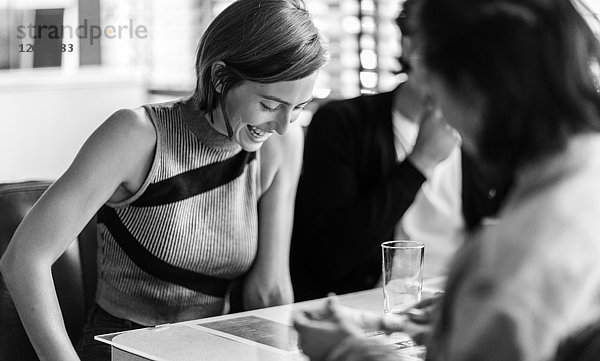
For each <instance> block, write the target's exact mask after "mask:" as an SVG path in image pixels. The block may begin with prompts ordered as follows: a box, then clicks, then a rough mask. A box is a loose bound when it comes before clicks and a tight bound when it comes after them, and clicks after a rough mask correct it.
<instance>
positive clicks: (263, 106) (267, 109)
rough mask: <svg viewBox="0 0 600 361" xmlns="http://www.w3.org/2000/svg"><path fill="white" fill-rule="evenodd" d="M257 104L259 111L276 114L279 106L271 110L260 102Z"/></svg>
mask: <svg viewBox="0 0 600 361" xmlns="http://www.w3.org/2000/svg"><path fill="white" fill-rule="evenodd" d="M259 104H260V109H262V110H264V111H267V112H276V111H277V109H278V108H279V106H276V107H275V108H271V107H268V106H266V105H264V104H263V103H261V102H259Z"/></svg>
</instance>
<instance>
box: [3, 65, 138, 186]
mask: <svg viewBox="0 0 600 361" xmlns="http://www.w3.org/2000/svg"><path fill="white" fill-rule="evenodd" d="M146 102H147V91H146V86H145V82H144V80H143V78H142V77H141V76H138V75H136V74H132V73H131V72H129V73H118V72H114V71H111V70H109V69H100V68H82V69H80V70H78V71H76V72H75V73H71V74H69V73H65V72H64V71H61V70H59V69H44V70H41V69H35V70H24V71H7V72H3V73H0V182H7V181H17V180H30V179H56V178H57V177H58V176H59V175H60V174H62V173H63V172H64V170H65V169H66V168H67V167H68V166H69V164H70V163H71V161H72V160H73V158H74V157H75V155H76V154H77V151H78V150H79V148H80V147H81V145H82V144H83V143H84V141H85V140H86V139H87V137H88V136H89V135H90V134H91V133H92V132H93V131H94V129H96V128H97V127H98V126H99V125H100V124H101V123H102V121H104V120H105V119H106V118H107V117H108V116H109V115H110V114H112V113H113V112H114V111H116V110H118V109H120V108H132V107H137V106H140V105H141V104H144V103H146Z"/></svg>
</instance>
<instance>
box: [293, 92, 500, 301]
mask: <svg viewBox="0 0 600 361" xmlns="http://www.w3.org/2000/svg"><path fill="white" fill-rule="evenodd" d="M392 99H393V93H391V92H390V93H382V94H378V95H365V96H360V97H358V98H354V99H349V100H341V101H332V102H330V103H328V104H326V105H324V106H322V107H321V108H320V109H319V110H318V111H317V112H316V114H315V115H314V117H313V119H312V121H311V124H310V126H309V128H308V132H307V135H306V141H305V149H304V163H303V172H302V175H301V176H300V181H299V184H298V191H297V196H296V208H295V219H294V231H293V237H292V244H291V252H290V271H291V276H292V283H293V286H294V295H295V299H296V300H297V301H302V300H306V299H312V298H317V297H324V296H326V295H327V293H328V292H335V293H338V294H341V293H347V292H353V291H359V290H364V289H369V288H372V287H373V286H374V285H375V283H376V282H377V280H378V279H379V275H380V274H381V249H380V244H381V242H384V241H387V240H391V239H392V237H393V234H394V229H395V227H396V224H397V223H398V221H399V220H400V219H401V218H402V216H403V215H404V212H405V211H406V210H407V209H408V207H409V206H410V205H411V204H412V202H413V200H414V198H415V196H416V194H417V192H418V191H419V189H420V188H421V185H422V184H423V182H424V181H425V177H424V176H423V175H422V174H421V173H420V172H419V171H418V170H417V169H416V168H415V167H414V166H413V165H412V163H411V162H410V161H408V160H405V161H404V162H401V163H398V162H397V156H396V150H395V148H394V141H393V131H392ZM462 175H463V186H462V189H463V191H462V201H463V216H464V219H465V223H466V226H467V228H468V229H471V228H473V227H475V226H476V225H478V224H479V221H480V220H481V218H482V217H484V216H486V215H491V214H493V213H495V212H496V211H497V209H498V207H499V204H500V201H501V199H502V198H503V197H504V194H505V193H506V190H507V188H508V184H509V182H503V183H502V184H499V183H500V182H498V179H492V178H491V177H486V176H484V175H483V174H482V172H479V171H478V169H476V167H475V165H474V163H473V162H472V161H471V160H470V158H469V157H468V156H467V155H466V154H464V152H463V154H462Z"/></svg>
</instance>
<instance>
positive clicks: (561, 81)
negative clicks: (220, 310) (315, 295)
mask: <svg viewBox="0 0 600 361" xmlns="http://www.w3.org/2000/svg"><path fill="white" fill-rule="evenodd" d="M419 1H420V3H419V7H418V9H417V13H416V14H417V15H416V17H415V19H416V29H417V30H416V31H417V34H416V35H415V36H417V38H418V39H419V48H418V49H417V53H418V58H417V60H418V64H417V65H415V71H422V72H423V73H422V76H423V77H424V79H426V82H427V84H428V94H430V95H431V96H432V98H433V99H434V101H435V102H436V104H438V105H439V106H440V108H441V110H442V112H443V114H444V117H445V119H446V120H447V121H448V123H449V124H451V125H452V126H453V127H455V128H456V129H457V130H458V131H459V133H460V134H461V136H462V141H463V147H465V148H467V149H469V150H471V151H473V152H474V154H477V155H478V158H477V159H478V161H479V162H481V163H482V164H486V165H487V166H489V167H494V168H499V169H504V170H505V171H507V172H511V173H514V175H515V183H514V185H513V188H512V189H511V191H510V192H509V194H508V196H507V200H506V202H505V203H504V204H503V206H502V208H501V211H500V214H499V216H500V221H499V223H498V224H497V225H495V226H493V227H485V228H482V229H481V230H480V232H478V233H477V234H475V235H474V236H473V238H474V239H473V241H472V242H468V243H467V244H466V245H465V247H464V248H463V249H461V251H460V252H459V253H458V254H457V256H456V258H455V260H454V262H453V264H452V267H451V271H450V275H449V279H448V283H447V285H446V293H445V295H444V297H443V300H442V302H441V305H440V307H438V308H437V310H436V312H435V316H434V318H433V322H432V324H431V325H429V327H430V329H427V327H426V328H425V330H424V329H423V327H421V328H420V331H419V332H425V337H424V340H425V343H426V345H427V359H428V360H436V361H437V360H440V361H458V360H460V361H470V360H480V361H485V360H510V361H520V360H527V361H529V360H531V361H534V360H536V361H538V360H551V359H554V358H555V356H556V354H557V350H559V352H558V353H559V354H560V357H562V358H563V359H567V360H572V359H573V358H574V356H573V355H571V356H569V355H568V354H567V355H566V356H565V354H564V353H562V352H560V351H561V350H563V347H562V346H564V345H565V344H568V343H569V340H570V339H571V338H572V337H575V338H576V337H577V335H580V334H587V333H588V332H590V331H589V330H590V329H592V330H593V329H594V327H596V326H595V325H598V323H599V320H600V296H599V294H600V263H599V262H598V259H600V241H599V240H600V238H599V237H600V222H599V220H600V187H599V184H600V133H599V131H600V95H599V93H598V74H597V69H598V66H599V62H600V46H599V43H598V40H597V39H596V37H595V35H594V34H593V32H592V30H591V29H590V27H589V25H588V24H587V23H586V20H585V19H584V18H583V17H582V15H581V14H580V13H579V12H578V10H580V11H585V9H584V7H583V5H582V4H580V3H578V2H577V3H575V2H572V1H570V0H419ZM325 311H327V312H325ZM325 311H323V312H320V314H321V315H323V314H326V315H328V317H314V314H313V313H310V312H303V313H299V314H298V315H297V316H296V319H295V327H296V328H297V329H298V331H299V332H300V339H301V343H300V344H301V347H302V349H303V351H304V352H305V353H306V354H308V355H309V356H311V359H313V360H322V359H327V360H332V361H333V360H397V359H402V357H401V356H399V355H397V354H394V353H393V352H392V351H391V349H390V348H389V347H384V346H381V345H377V344H376V343H375V342H374V341H372V340H369V339H367V338H365V337H364V336H362V335H361V332H362V330H363V329H364V328H371V327H373V326H377V325H379V326H377V327H378V328H392V329H395V330H403V331H406V332H408V333H412V334H413V335H414V334H415V324H414V323H412V322H410V321H409V318H408V317H406V316H405V317H393V316H386V317H381V316H380V315H370V316H371V317H364V315H362V316H360V315H359V316H360V317H359V316H357V314H356V311H350V310H348V309H345V308H343V307H341V306H339V305H336V303H335V302H330V303H329V304H328V306H327V309H326V310H325ZM365 320H367V321H368V322H365ZM386 325H392V327H386ZM592 333H593V332H592ZM596 342H597V340H596ZM594 357H597V353H596V354H593V355H588V358H587V359H588V360H591V359H593V358H594Z"/></svg>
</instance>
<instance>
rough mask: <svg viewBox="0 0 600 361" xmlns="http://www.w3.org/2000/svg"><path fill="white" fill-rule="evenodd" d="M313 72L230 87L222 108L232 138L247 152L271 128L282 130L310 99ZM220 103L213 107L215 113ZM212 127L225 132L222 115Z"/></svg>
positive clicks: (265, 138) (257, 143) (270, 131)
mask: <svg viewBox="0 0 600 361" xmlns="http://www.w3.org/2000/svg"><path fill="white" fill-rule="evenodd" d="M316 78H317V72H314V73H313V74H311V75H309V76H307V77H306V78H302V79H299V80H292V81H282V82H277V83H271V84H262V83H256V82H251V81H243V82H242V83H241V84H240V85H237V86H236V87H234V88H233V89H231V90H230V91H229V92H228V93H227V96H226V99H225V108H226V111H227V115H228V117H229V122H230V124H231V127H232V129H233V139H234V140H235V141H236V142H237V143H238V144H239V145H241V146H242V148H243V149H244V150H246V151H248V152H253V151H256V150H258V149H259V148H260V147H261V146H262V144H263V143H264V142H265V141H266V140H267V139H268V138H269V137H270V136H271V134H273V133H274V132H277V133H279V134H280V135H283V134H285V132H286V131H287V128H288V126H289V125H290V123H293V122H294V121H295V120H296V119H297V118H298V116H299V115H300V112H301V111H302V109H303V108H304V107H305V106H306V105H307V104H308V103H309V102H310V100H311V99H312V92H313V87H314V85H315V80H316ZM219 110H220V107H219V108H217V113H218V112H219ZM217 118H218V119H220V121H219V122H215V128H216V129H217V131H219V132H220V133H222V134H225V135H227V129H226V127H225V122H224V119H223V117H222V116H218V117H217Z"/></svg>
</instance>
